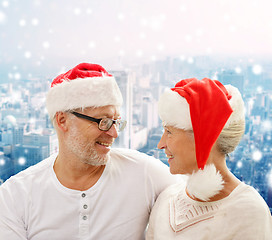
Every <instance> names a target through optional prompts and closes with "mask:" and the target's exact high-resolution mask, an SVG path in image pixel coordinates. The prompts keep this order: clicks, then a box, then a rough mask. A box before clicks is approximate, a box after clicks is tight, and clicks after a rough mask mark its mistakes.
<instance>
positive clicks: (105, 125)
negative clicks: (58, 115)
mask: <svg viewBox="0 0 272 240" xmlns="http://www.w3.org/2000/svg"><path fill="white" fill-rule="evenodd" d="M71 113H72V114H74V115H75V116H76V117H78V118H83V119H86V120H89V121H91V122H97V123H98V129H99V130H101V131H108V130H110V128H111V126H112V125H113V124H115V125H116V129H117V131H118V132H121V131H123V130H124V129H125V127H126V125H127V121H122V120H120V119H117V120H113V119H111V118H93V117H90V116H87V115H84V114H82V113H78V112H71Z"/></svg>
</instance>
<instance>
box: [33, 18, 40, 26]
mask: <svg viewBox="0 0 272 240" xmlns="http://www.w3.org/2000/svg"><path fill="white" fill-rule="evenodd" d="M31 23H32V25H33V26H37V25H38V24H39V20H38V19H37V18H33V19H32V21H31Z"/></svg>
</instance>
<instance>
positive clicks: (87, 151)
mask: <svg viewBox="0 0 272 240" xmlns="http://www.w3.org/2000/svg"><path fill="white" fill-rule="evenodd" d="M66 147H67V148H68V149H69V150H70V151H71V152H72V153H73V154H75V155H76V156H77V157H78V158H79V159H80V161H81V162H83V163H85V164H88V165H92V166H101V165H105V164H106V163H107V161H108V160H109V153H107V154H103V155H99V154H98V153H97V151H96V149H95V147H94V144H93V143H88V142H87V143H86V142H84V140H83V139H82V137H80V136H79V135H78V131H77V129H76V128H75V127H72V129H71V130H70V134H69V136H68V137H67V139H66Z"/></svg>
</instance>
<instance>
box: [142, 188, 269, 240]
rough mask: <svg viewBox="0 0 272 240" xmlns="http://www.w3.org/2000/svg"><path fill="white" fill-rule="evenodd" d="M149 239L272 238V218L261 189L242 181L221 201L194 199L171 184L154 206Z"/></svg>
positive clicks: (211, 239) (215, 239)
mask: <svg viewBox="0 0 272 240" xmlns="http://www.w3.org/2000/svg"><path fill="white" fill-rule="evenodd" d="M146 239H147V240H153V239H154V240H160V239H161V240H171V239H175V240H178V239H180V240H181V239H182V240H271V239H272V217H271V214H270V211H269V208H268V206H267V205H266V203H265V201H264V200H263V199H262V197H261V196H260V195H259V194H258V192H257V191H256V190H255V189H254V188H252V187H250V186H248V185H246V184H244V183H240V184H239V185H238V186H237V187H236V188H235V189H234V190H233V191H232V193H231V194H230V195H229V196H228V197H226V198H224V199H221V200H219V201H214V202H199V201H194V200H192V199H191V198H189V197H188V196H187V194H186V193H185V184H184V185H180V184H175V185H172V186H170V187H168V188H167V189H166V190H165V191H164V192H163V193H162V194H161V195H160V196H159V198H158V200H157V202H156V204H155V206H154V208H153V209H152V213H151V217H150V222H149V228H148V232H147V237H146Z"/></svg>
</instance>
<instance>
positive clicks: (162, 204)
mask: <svg viewBox="0 0 272 240" xmlns="http://www.w3.org/2000/svg"><path fill="white" fill-rule="evenodd" d="M159 114H160V118H161V119H162V121H163V126H164V133H163V136H162V138H161V140H160V142H159V144H158V148H160V149H164V151H165V154H166V155H167V157H168V162H169V166H170V171H171V173H172V174H186V175H188V181H187V183H186V184H175V185H172V186H170V187H168V188H167V189H166V190H165V191H164V192H163V193H161V195H160V196H159V198H158V200H157V202H156V204H155V207H154V208H153V210H152V213H151V217H150V222H149V228H148V231H147V236H146V239H148V240H150V239H164V240H166V239H167V240H169V239H187V240H188V239H193V240H199V239H203V240H204V239H205V240H207V239H211V240H215V239H216V240H223V239H225V240H227V239H228V240H229V239H236V240H237V239H240V240H250V239H252V240H253V239H254V240H256V239H262V240H264V239H267V240H268V239H270V240H271V239H272V218H271V214H270V211H269V208H268V206H267V205H266V203H265V201H264V200H263V199H262V197H261V196H260V195H259V194H258V192H257V191H256V190H255V189H254V188H252V187H250V186H248V185H246V184H245V183H243V182H241V181H240V180H239V179H237V178H236V177H235V176H234V175H233V174H232V173H231V172H230V171H229V169H228V168H227V165H226V160H225V156H226V155H227V154H229V153H230V152H232V151H234V149H235V148H236V146H237V145H238V144H239V142H240V140H241V138H242V135H243V133H244V129H245V117H244V104H243V100H242V97H241V94H240V92H239V91H238V89H237V88H235V87H233V86H231V85H226V86H223V85H222V84H221V83H220V82H219V81H216V80H210V79H208V78H205V79H202V80H197V79H195V78H192V79H186V80H182V81H180V82H178V83H177V84H176V86H175V87H174V88H172V89H168V90H166V91H165V93H164V94H163V95H162V96H161V97H160V100H159Z"/></svg>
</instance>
